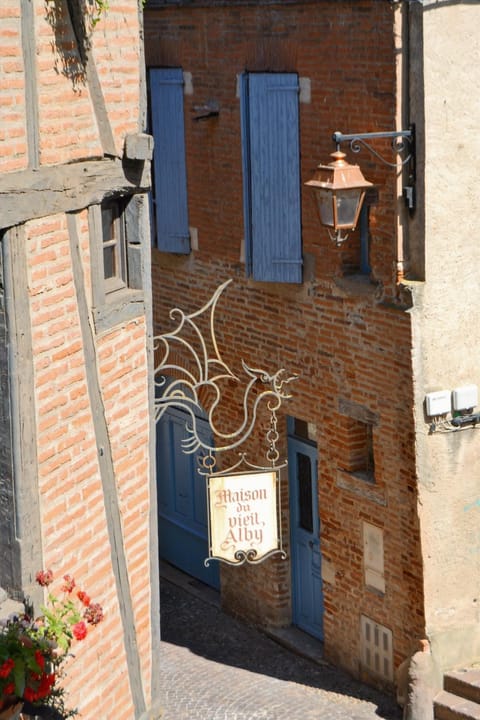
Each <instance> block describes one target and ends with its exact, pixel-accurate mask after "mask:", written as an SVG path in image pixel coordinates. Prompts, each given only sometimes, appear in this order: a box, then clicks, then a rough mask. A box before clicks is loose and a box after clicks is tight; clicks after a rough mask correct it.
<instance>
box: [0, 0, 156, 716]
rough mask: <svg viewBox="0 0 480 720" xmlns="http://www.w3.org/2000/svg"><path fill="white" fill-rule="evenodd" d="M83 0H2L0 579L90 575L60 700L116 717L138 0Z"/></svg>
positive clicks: (146, 599) (137, 690)
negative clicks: (89, 623)
mask: <svg viewBox="0 0 480 720" xmlns="http://www.w3.org/2000/svg"><path fill="white" fill-rule="evenodd" d="M92 8H93V5H91V4H90V3H88V2H87V3H85V2H83V0H65V2H64V1H63V0H62V1H61V2H55V3H54V2H47V3H45V2H44V1H43V0H33V1H31V0H6V2H3V3H2V7H1V8H0V38H1V42H0V47H1V49H0V100H1V102H0V128H1V129H0V232H1V251H2V252H1V259H2V262H1V263H0V268H1V269H2V273H1V275H0V386H1V400H0V402H1V412H0V438H1V444H2V448H1V452H0V478H1V484H0V492H1V493H2V497H1V502H0V531H1V538H0V548H1V550H2V552H1V553H0V554H1V558H0V585H1V586H2V587H3V588H4V589H6V590H7V591H9V592H10V593H16V594H24V595H26V596H28V597H30V598H33V599H34V600H35V601H36V602H37V603H38V602H39V601H41V599H42V597H41V593H40V590H39V588H38V587H36V585H35V573H36V571H37V570H39V569H41V568H46V567H48V568H51V569H52V570H53V571H54V573H55V575H56V577H57V578H58V579H60V580H61V578H62V576H63V575H64V574H65V573H69V574H71V575H74V576H75V577H76V579H77V581H78V583H79V584H81V585H82V586H85V587H86V588H87V589H88V592H89V594H90V595H91V597H92V598H95V600H96V601H98V602H100V603H101V604H102V605H103V608H104V614H105V620H104V622H103V623H101V624H100V625H99V626H98V627H96V628H95V630H94V631H92V633H91V635H90V636H89V637H88V638H87V640H86V641H85V643H84V644H83V645H79V646H77V647H76V649H75V656H76V657H75V660H74V663H72V665H71V667H70V668H69V669H68V672H67V678H66V680H65V682H66V686H67V690H68V692H69V703H70V704H71V705H73V706H75V705H76V706H77V707H78V710H79V711H80V713H81V716H82V717H84V718H85V719H86V720H90V719H92V720H93V718H97V717H100V716H101V717H115V718H118V719H121V718H123V719H124V720H132V718H140V717H145V716H146V713H147V712H149V711H150V709H151V708H152V705H153V706H154V705H155V701H156V682H157V680H158V673H156V672H155V669H156V662H157V659H158V643H159V608H158V561H157V558H156V543H157V540H156V531H155V517H156V511H155V500H156V495H155V492H153V493H152V491H151V487H150V481H151V478H152V475H153V474H152V472H151V467H150V463H151V458H153V457H154V453H153V452H151V445H152V433H151V430H150V428H151V420H150V419H151V412H150V396H151V393H150V375H151V373H150V366H151V359H150V355H151V352H150V347H151V342H150V341H151V329H150V328H151V311H150V299H149V298H150V282H151V281H150V250H149V238H150V234H149V220H148V201H147V195H146V194H145V193H146V191H147V190H148V188H149V184H150V172H149V166H150V158H151V142H150V138H149V136H147V135H145V134H143V132H142V131H144V129H145V96H146V94H145V85H144V81H143V76H144V72H143V70H142V67H143V51H142V44H141V40H140V36H141V11H140V9H139V5H138V3H137V1H136V0H127V2H122V3H117V2H113V3H111V7H110V9H109V10H108V12H105V13H104V14H102V16H101V17H100V20H99V22H98V24H97V25H95V27H94V29H93V30H92V32H91V33H90V30H89V29H88V23H87V26H84V24H83V23H82V20H81V18H82V15H81V12H80V14H79V11H82V10H86V11H87V12H89V11H90V12H91V10H92ZM85 31H87V35H86V34H85ZM112 208H113V210H112ZM112 213H113V214H112ZM112 218H114V220H113V219H112ZM105 248H107V249H105ZM108 248H110V249H108ZM112 248H113V249H112ZM110 252H112V253H117V252H118V255H115V257H116V258H120V257H121V258H122V270H121V272H120V269H119V266H118V263H117V260H115V261H112V262H111V263H107V262H106V259H107V257H109V255H108V253H110ZM112 257H113V255H112ZM13 488H15V491H14V493H13ZM7 550H8V552H7ZM14 551H15V552H14ZM148 717H152V718H154V717H157V714H156V713H155V711H152V714H149V715H148Z"/></svg>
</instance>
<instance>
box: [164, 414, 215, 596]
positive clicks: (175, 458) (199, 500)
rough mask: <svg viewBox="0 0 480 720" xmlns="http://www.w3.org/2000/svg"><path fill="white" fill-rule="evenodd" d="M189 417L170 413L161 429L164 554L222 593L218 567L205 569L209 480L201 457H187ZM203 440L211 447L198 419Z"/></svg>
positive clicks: (204, 424)
mask: <svg viewBox="0 0 480 720" xmlns="http://www.w3.org/2000/svg"><path fill="white" fill-rule="evenodd" d="M188 420H189V415H187V414H186V413H183V412H181V411H179V410H176V409H170V410H168V412H166V413H165V414H164V415H163V417H162V418H161V419H160V420H159V422H158V423H157V496H158V528H159V530H158V534H159V553H160V557H161V558H162V559H163V560H166V561H167V562H169V563H171V564H172V565H174V566H175V567H178V568H179V569H180V570H182V571H183V572H185V573H187V574H188V575H191V576H192V577H194V578H197V579H198V580H201V581H202V582H204V583H206V584H207V585H211V586H212V587H215V588H218V587H219V585H220V579H219V569H218V563H217V562H212V563H211V564H210V565H209V566H208V567H205V563H204V560H205V558H206V557H208V520H207V494H206V493H207V490H206V479H205V477H204V476H202V475H200V474H199V472H198V453H195V454H192V455H187V454H185V453H184V452H183V450H182V445H181V442H182V440H183V439H184V438H185V437H186V428H185V425H186V422H187V421H188ZM197 428H198V431H199V435H200V437H202V438H204V439H205V440H206V441H208V442H209V440H210V435H211V432H210V428H209V425H208V423H207V422H206V421H205V420H203V419H201V418H197Z"/></svg>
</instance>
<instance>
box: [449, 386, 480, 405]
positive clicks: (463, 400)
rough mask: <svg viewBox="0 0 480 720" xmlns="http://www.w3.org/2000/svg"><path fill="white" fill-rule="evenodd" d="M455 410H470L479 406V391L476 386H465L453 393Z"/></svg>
mask: <svg viewBox="0 0 480 720" xmlns="http://www.w3.org/2000/svg"><path fill="white" fill-rule="evenodd" d="M452 401H453V409H454V410H469V409H470V408H474V407H475V406H476V405H478V389H477V386H476V385H464V386H463V387H458V388H455V390H453V392H452Z"/></svg>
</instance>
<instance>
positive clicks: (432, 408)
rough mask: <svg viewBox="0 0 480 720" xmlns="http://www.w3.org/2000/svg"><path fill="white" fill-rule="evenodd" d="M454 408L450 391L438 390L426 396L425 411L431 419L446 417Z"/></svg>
mask: <svg viewBox="0 0 480 720" xmlns="http://www.w3.org/2000/svg"><path fill="white" fill-rule="evenodd" d="M451 408H452V402H451V396H450V390H437V391H436V392H431V393H428V394H427V395H425V409H426V411H427V415H428V416H429V417H436V416H437V415H445V413H448V412H450V410H451Z"/></svg>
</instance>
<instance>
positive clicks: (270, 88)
mask: <svg viewBox="0 0 480 720" xmlns="http://www.w3.org/2000/svg"><path fill="white" fill-rule="evenodd" d="M242 90H243V95H242V100H243V103H242V105H243V108H242V131H243V140H244V143H243V144H244V148H243V150H244V155H243V161H244V178H245V182H244V200H245V204H246V207H245V213H246V245H247V253H246V256H247V262H249V264H250V266H251V272H252V274H253V277H254V279H255V280H264V281H272V282H291V283H300V282H302V235H301V215H300V148H299V117H298V77H297V75H296V74H294V73H286V74H279V73H269V74H264V73H260V74H256V73H254V74H250V75H248V76H244V80H243V84H242ZM245 196H246V197H245ZM247 213H248V215H249V217H247Z"/></svg>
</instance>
